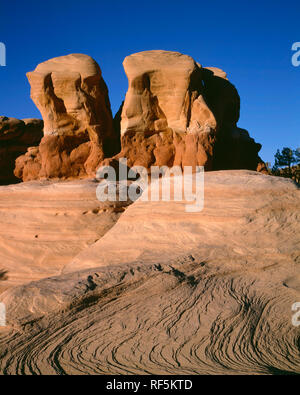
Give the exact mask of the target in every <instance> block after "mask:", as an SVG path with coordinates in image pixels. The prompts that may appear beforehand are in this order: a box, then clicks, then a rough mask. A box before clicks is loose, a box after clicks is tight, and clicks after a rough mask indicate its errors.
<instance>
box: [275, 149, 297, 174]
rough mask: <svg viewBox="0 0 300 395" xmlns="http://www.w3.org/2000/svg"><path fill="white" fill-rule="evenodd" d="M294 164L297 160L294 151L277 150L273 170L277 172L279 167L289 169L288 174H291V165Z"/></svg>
mask: <svg viewBox="0 0 300 395" xmlns="http://www.w3.org/2000/svg"><path fill="white" fill-rule="evenodd" d="M299 155H300V153H299ZM296 162H297V158H296V157H295V151H293V150H292V149H291V148H288V147H285V148H283V149H282V151H280V150H277V152H276V154H275V165H274V169H275V170H277V169H278V168H280V167H287V168H288V169H289V174H291V173H292V171H291V168H292V164H294V163H296Z"/></svg>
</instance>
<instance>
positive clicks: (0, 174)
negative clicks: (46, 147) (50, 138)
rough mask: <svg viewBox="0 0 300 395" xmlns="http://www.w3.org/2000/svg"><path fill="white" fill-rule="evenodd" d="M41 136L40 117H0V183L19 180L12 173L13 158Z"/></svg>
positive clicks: (22, 152)
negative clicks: (21, 118)
mask: <svg viewBox="0 0 300 395" xmlns="http://www.w3.org/2000/svg"><path fill="white" fill-rule="evenodd" d="M42 137H43V121H41V120H40V119H23V120H20V119H15V118H8V117H4V116H1V117H0V169H1V171H0V185H6V184H13V183H16V182H18V181H20V180H19V179H18V178H17V177H16V176H15V175H14V168H15V160H16V159H17V158H18V157H19V156H20V155H22V154H24V153H25V152H26V151H27V149H28V148H29V147H35V146H37V145H38V144H39V143H40V141H41V139H42ZM31 149H36V148H31Z"/></svg>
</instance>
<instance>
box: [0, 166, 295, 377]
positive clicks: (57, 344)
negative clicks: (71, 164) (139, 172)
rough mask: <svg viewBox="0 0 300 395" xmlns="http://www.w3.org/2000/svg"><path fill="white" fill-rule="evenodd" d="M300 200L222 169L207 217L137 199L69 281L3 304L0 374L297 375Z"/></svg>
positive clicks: (21, 292)
mask: <svg viewBox="0 0 300 395" xmlns="http://www.w3.org/2000/svg"><path fill="white" fill-rule="evenodd" d="M25 185H26V184H25ZM5 188H6V187H5ZM299 195H300V191H299V188H297V186H296V185H295V184H294V183H293V182H292V181H291V180H286V179H283V178H278V177H270V176H265V175H262V174H259V173H257V172H250V171H221V172H207V173H206V174H205V197H206V198H205V207H204V210H203V211H202V212H199V213H192V214H191V213H187V212H186V211H185V203H184V202H162V201H160V202H143V201H137V202H135V203H134V204H133V205H132V206H130V207H129V208H128V209H127V210H126V212H125V213H124V214H122V216H121V218H120V220H119V221H118V223H117V224H116V225H115V226H114V227H113V228H112V229H111V230H110V231H109V232H108V233H106V235H105V236H104V237H103V238H102V239H101V240H99V241H98V242H97V243H95V244H94V245H93V246H91V247H89V248H87V249H86V250H82V252H81V253H80V254H79V255H78V256H77V258H76V259H75V260H74V261H73V262H72V264H70V265H69V266H68V268H66V269H68V270H65V271H68V273H65V274H62V275H59V276H57V277H52V278H47V279H43V280H40V281H38V282H33V283H31V284H25V285H23V286H20V287H14V288H11V289H10V290H7V291H6V292H5V293H4V294H2V295H1V296H0V301H1V302H3V303H5V304H6V307H7V323H8V326H7V328H3V329H2V330H1V329H0V371H1V372H5V373H6V374H53V375H57V374H125V375H128V374H173V375H174V374H178V375H187V374H192V375H194V374H226V375H228V374H265V375H266V374H275V375H278V374H285V375H286V374H296V373H298V374H299V373H300V356H299V327H296V326H293V322H292V318H293V315H294V314H295V312H293V311H292V306H293V305H294V304H295V302H297V301H299V300H300V267H299V263H300V241H299V231H300V211H299V205H300V196H299ZM58 251H60V252H61V253H62V250H58ZM45 264H46V262H45ZM51 264H52V260H50V261H49V266H50V265H51ZM4 284H5V282H4Z"/></svg>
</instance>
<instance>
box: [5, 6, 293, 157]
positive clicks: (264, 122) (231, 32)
mask: <svg viewBox="0 0 300 395" xmlns="http://www.w3.org/2000/svg"><path fill="white" fill-rule="evenodd" d="M0 15H1V24H0V42H3V43H4V44H5V45H6V49H7V66H6V67H0V83H1V89H0V115H6V116H10V117H16V118H28V117H40V114H39V112H38V110H37V109H36V107H35V105H34V104H33V102H32V101H31V99H30V97H29V95H30V86H29V84H28V82H27V79H26V76H25V73H26V72H27V71H31V70H33V69H34V68H35V67H36V65H37V64H38V63H40V62H42V61H45V60H47V59H50V58H52V57H56V56H61V55H66V54H69V53H85V54H88V55H90V56H92V57H93V58H94V59H95V60H96V61H97V62H98V63H99V65H100V67H101V69H102V72H103V77H104V79H105V81H106V83H107V85H108V88H109V92H110V100H111V104H112V110H113V113H115V112H116V111H117V110H118V108H119V106H120V104H121V102H122V100H123V98H124V96H125V93H126V90H127V78H126V76H125V74H124V71H123V67H122V62H123V60H124V58H125V57H126V56H127V55H129V54H132V53H135V52H139V51H144V50H150V49H165V50H171V51H172V50H174V51H179V52H182V53H185V54H188V55H191V56H192V57H193V58H194V59H195V60H197V61H198V62H200V63H201V64H202V65H203V66H217V67H220V68H222V69H223V70H225V71H226V72H227V73H228V76H229V79H230V81H231V82H232V83H233V84H235V85H236V87H237V88H238V91H239V94H240V96H241V119H240V121H239V126H240V127H242V128H245V129H247V130H249V132H250V135H251V136H252V137H253V138H255V140H256V141H257V142H260V143H261V144H262V145H263V148H262V151H261V156H262V158H263V159H264V160H265V161H268V162H273V156H274V154H275V152H276V150H277V148H282V147H284V146H290V147H294V148H297V147H300V137H299V131H300V122H299V121H300V67H293V65H292V62H291V58H292V55H293V52H292V51H291V48H292V44H293V43H294V42H300V28H299V26H300V23H299V20H300V19H299V18H300V4H299V2H298V1H296V0H293V1H291V0H286V1H282V0H280V1H279V0H272V1H269V0H267V1H263V0H260V1H257V0H252V1H248V0H243V1H241V2H238V1H237V0H229V1H225V0H223V1H219V0H214V1H212V2H210V1H199V0H198V1H194V0H190V1H182V0H181V1H179V0H172V1H171V0H160V1H157V0H151V1H150V0H148V1H143V0H140V1H135V0H127V1H124V0H114V1H109V0H107V1H102V0H98V1H97V0H85V1H79V0H72V1H69V0H61V1H57V0H52V1H51V2H46V1H45V2H44V1H40V0H39V1H37V0H26V1H25V0H19V1H17V0H5V1H4V0H1V2H0Z"/></svg>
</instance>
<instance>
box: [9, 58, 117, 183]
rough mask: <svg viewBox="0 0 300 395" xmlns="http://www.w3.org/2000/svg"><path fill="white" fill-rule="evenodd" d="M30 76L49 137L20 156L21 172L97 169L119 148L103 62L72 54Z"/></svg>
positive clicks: (28, 175) (47, 174) (73, 173)
mask: <svg viewBox="0 0 300 395" xmlns="http://www.w3.org/2000/svg"><path fill="white" fill-rule="evenodd" d="M27 77H28V80H29V82H30V85H31V98H32V100H33V101H34V103H35V104H36V106H37V107H38V109H39V110H40V112H41V114H42V117H43V119H44V123H45V126H44V137H43V139H42V141H41V144H40V146H39V147H38V149H35V150H30V151H28V152H27V153H26V155H24V156H22V157H20V158H19V159H18V161H17V164H16V171H15V174H16V176H17V177H19V178H22V179H23V180H24V181H27V180H32V179H41V178H76V177H85V176H91V175H94V173H95V170H96V168H97V166H98V165H99V162H101V161H102V160H103V159H104V158H105V157H108V156H112V155H114V154H116V153H117V152H118V151H119V144H118V138H117V136H116V134H115V132H114V128H113V119H112V114H111V108H110V102H109V98H108V89H107V86H106V84H105V82H104V80H103V78H102V75H101V70H100V67H99V66H98V64H97V63H96V62H95V61H94V60H93V59H92V58H91V57H89V56H87V55H82V54H72V55H67V56H62V57H58V58H54V59H51V60H48V61H46V62H44V63H41V64H39V65H38V66H37V68H36V69H35V70H34V71H33V72H30V73H28V74H27Z"/></svg>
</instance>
